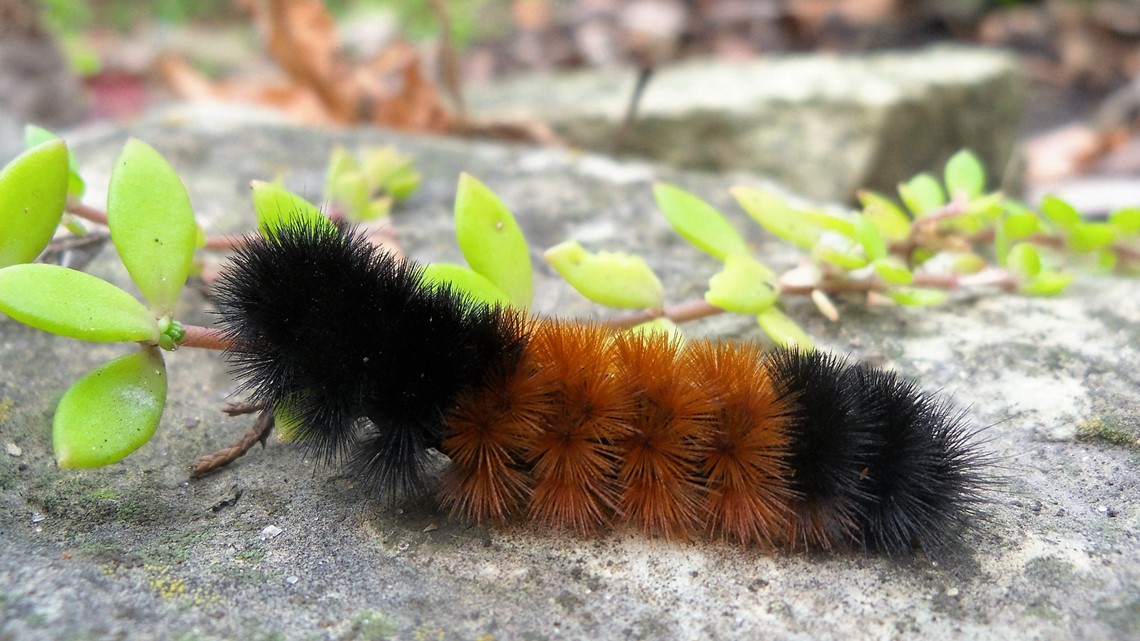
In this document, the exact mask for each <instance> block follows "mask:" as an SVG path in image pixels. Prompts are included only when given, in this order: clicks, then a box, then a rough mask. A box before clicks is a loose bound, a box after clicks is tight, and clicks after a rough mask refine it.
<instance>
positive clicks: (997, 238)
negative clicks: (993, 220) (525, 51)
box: [994, 217, 1014, 267]
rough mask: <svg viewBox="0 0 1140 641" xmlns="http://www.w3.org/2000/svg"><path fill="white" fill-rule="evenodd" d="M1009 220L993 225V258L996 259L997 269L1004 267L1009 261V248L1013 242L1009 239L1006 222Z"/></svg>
mask: <svg viewBox="0 0 1140 641" xmlns="http://www.w3.org/2000/svg"><path fill="white" fill-rule="evenodd" d="M1008 220H1009V218H1008V217H1007V218H1005V219H1004V220H1001V221H998V224H997V225H994V258H996V259H997V264H998V266H999V267H1005V266H1006V264H1007V263H1008V261H1009V246H1010V245H1011V244H1012V243H1013V242H1014V241H1013V239H1011V238H1010V232H1009V226H1008V225H1007V224H1006V222H1007V221H1008Z"/></svg>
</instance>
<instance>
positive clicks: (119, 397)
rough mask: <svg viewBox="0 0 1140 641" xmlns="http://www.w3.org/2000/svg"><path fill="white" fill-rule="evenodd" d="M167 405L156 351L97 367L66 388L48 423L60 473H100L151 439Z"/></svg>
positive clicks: (162, 365) (163, 366)
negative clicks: (89, 470) (99, 469)
mask: <svg viewBox="0 0 1140 641" xmlns="http://www.w3.org/2000/svg"><path fill="white" fill-rule="evenodd" d="M165 404H166V364H165V363H163V360H162V354H161V353H160V352H159V350H158V349H156V348H145V349H143V350H142V351H139V352H135V353H133V354H127V355H126V356H120V357H119V358H116V359H115V360H113V361H111V362H109V363H106V364H104V365H102V366H101V367H98V368H96V369H94V370H92V371H91V372H89V373H88V374H87V375H86V376H84V377H83V378H81V379H79V380H78V381H76V382H75V384H74V385H72V386H71V388H70V389H68V390H67V392H66V393H65V394H64V395H63V398H62V399H60V401H59V407H57V408H56V411H55V419H54V420H53V421H52V445H53V447H54V449H55V460H56V463H58V464H59V466H60V467H72V468H75V467H79V468H85V467H102V466H104V465H110V464H111V463H115V462H117V461H120V460H122V459H123V458H124V457H126V456H127V455H128V454H130V453H131V452H133V451H135V450H137V449H138V448H139V447H141V446H142V445H143V444H144V443H146V442H147V441H149V440H150V437H151V436H153V435H154V431H155V429H157V428H158V423H159V421H160V420H161V419H162V410H163V406H164V405H165Z"/></svg>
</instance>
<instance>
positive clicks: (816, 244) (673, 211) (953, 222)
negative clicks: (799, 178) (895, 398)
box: [545, 150, 1140, 348]
mask: <svg viewBox="0 0 1140 641" xmlns="http://www.w3.org/2000/svg"><path fill="white" fill-rule="evenodd" d="M730 192H731V193H732V195H733V196H734V197H735V199H736V201H737V203H738V204H739V205H740V206H741V208H743V209H744V211H745V212H747V213H748V215H749V216H750V217H751V218H752V219H753V220H755V221H756V222H757V223H758V224H759V225H760V226H762V227H764V228H765V229H766V230H767V231H768V232H770V233H771V234H773V235H774V236H776V237H778V238H780V239H782V240H784V241H785V242H787V243H790V244H792V245H795V246H796V247H798V248H800V249H801V250H803V251H804V252H805V253H807V254H808V256H807V259H808V260H806V261H802V262H801V265H800V266H799V267H797V268H795V269H793V270H791V271H789V272H786V273H784V274H783V275H781V276H780V277H777V276H776V274H775V273H774V272H773V271H772V270H771V269H770V268H768V267H767V266H766V265H764V264H763V263H761V262H760V261H759V260H757V259H756V258H755V257H754V256H753V255H752V254H751V252H750V251H749V249H748V247H747V245H746V243H745V241H744V239H743V237H742V236H741V235H740V233H739V232H738V231H737V230H736V229H735V228H734V227H733V226H732V225H731V223H729V222H728V220H727V219H726V218H725V217H724V215H723V214H722V213H721V212H719V211H717V210H716V209H715V208H714V207H713V206H711V205H710V204H708V203H707V202H705V201H703V200H701V199H700V198H698V197H697V196H695V195H693V194H691V193H689V192H686V191H684V190H682V189H680V188H678V187H676V186H673V185H667V184H657V185H655V186H654V197H655V199H656V201H657V205H658V207H659V208H660V210H661V212H662V213H663V214H664V215H665V217H666V218H667V219H668V221H669V223H670V224H671V225H672V226H673V228H674V230H676V231H677V233H678V234H679V235H680V236H681V237H682V238H684V239H685V240H687V241H688V242H689V243H691V244H692V245H693V246H695V247H696V248H698V249H700V250H701V251H704V252H706V253H707V254H709V255H711V256H713V257H714V258H716V259H718V260H720V261H721V262H722V263H723V268H722V269H721V271H719V272H718V273H716V274H715V275H714V276H712V278H710V279H709V287H708V290H707V291H706V293H705V296H704V298H705V301H706V302H707V303H709V304H711V305H713V306H715V307H717V308H719V309H721V310H724V311H728V312H734V313H743V314H754V315H756V318H757V322H758V323H759V325H760V327H761V328H762V329H763V330H764V331H765V333H767V334H768V335H769V336H770V337H771V338H772V339H773V340H775V341H776V342H777V343H780V344H782V345H790V344H794V345H798V346H800V347H801V348H808V347H810V346H811V339H810V338H809V337H808V336H807V335H806V334H805V333H804V332H803V330H802V329H800V328H799V327H798V326H797V325H796V324H795V323H794V322H792V321H791V320H790V319H789V318H788V317H787V316H785V315H784V314H783V313H782V312H780V310H779V309H778V302H779V299H780V296H781V294H788V293H795V294H810V295H811V297H812V300H813V301H814V302H815V303H816V305H817V306H818V307H819V308H820V309H821V311H823V312H824V313H825V315H828V317H829V318H830V317H833V316H835V315H836V314H837V312H836V311H835V308H834V306H833V305H832V304H831V303H830V300H829V299H828V294H830V293H837V292H846V291H861V292H866V293H868V294H870V293H872V292H873V293H875V294H878V295H879V298H880V299H884V298H885V299H887V300H890V301H893V302H894V303H896V304H900V305H908V306H925V305H938V304H942V303H944V302H945V301H946V300H947V297H948V296H947V290H948V289H953V288H955V287H960V286H965V285H966V284H969V283H971V282H976V283H977V284H987V283H989V284H1000V285H1003V286H1005V287H1006V288H1007V289H1013V290H1016V291H1019V292H1021V293H1023V294H1026V295H1037V296H1049V295H1055V294H1058V293H1060V292H1061V291H1063V290H1064V288H1065V287H1067V286H1068V285H1069V284H1070V283H1071V282H1072V280H1073V274H1072V273H1068V272H1063V271H1061V267H1062V266H1069V267H1072V266H1079V265H1081V264H1082V262H1083V263H1085V264H1087V263H1091V265H1092V266H1093V267H1094V268H1095V269H1099V270H1102V271H1104V270H1109V269H1112V268H1113V267H1117V266H1119V265H1120V263H1121V262H1125V261H1124V260H1123V259H1124V258H1128V259H1130V262H1131V263H1132V264H1135V263H1136V262H1138V259H1137V257H1138V256H1140V251H1138V250H1137V248H1136V241H1137V240H1138V239H1140V208H1127V209H1121V210H1118V211H1115V212H1113V213H1112V214H1111V215H1110V216H1109V218H1108V220H1107V221H1104V222H1093V221H1087V220H1084V219H1083V218H1082V217H1081V216H1080V214H1079V213H1077V211H1076V210H1075V209H1074V208H1073V207H1072V206H1071V205H1069V204H1068V203H1066V202H1064V201H1063V200H1061V199H1060V198H1057V197H1055V196H1049V197H1047V198H1045V199H1044V201H1043V202H1042V204H1041V208H1040V211H1039V212H1037V211H1032V210H1030V209H1028V208H1027V207H1025V206H1024V205H1023V204H1021V203H1019V202H1017V201H1015V200H1013V199H1009V198H1006V197H1005V196H1004V195H1003V194H1002V193H1001V192H1000V191H994V192H987V191H986V170H985V167H984V166H983V165H982V163H981V161H980V160H979V159H978V157H977V156H976V155H975V154H974V153H973V152H971V151H969V150H962V151H959V152H958V153H956V154H954V155H953V156H952V157H951V158H950V160H949V161H948V162H947V163H946V166H945V168H944V171H943V176H942V178H941V180H940V179H939V178H936V177H935V176H933V175H931V174H929V173H920V174H918V175H917V176H915V177H914V178H912V179H910V180H909V181H907V182H905V183H902V184H900V185H899V186H898V198H899V202H896V201H895V200H893V199H891V198H889V197H887V196H885V195H883V194H879V193H875V192H872V191H861V192H860V193H859V200H860V204H861V205H862V207H861V209H860V210H858V211H853V212H836V211H829V210H823V209H817V208H802V207H795V206H793V205H792V204H790V203H789V202H788V201H787V199H785V198H784V197H782V196H781V195H779V194H777V193H775V192H773V191H770V190H764V189H756V188H752V187H735V188H733V189H731V190H730ZM900 203H901V204H900ZM984 242H993V244H994V251H993V257H994V260H995V262H996V266H995V265H991V263H990V262H989V261H988V260H987V259H986V258H985V257H983V255H982V253H980V250H979V249H978V248H977V246H978V245H979V244H981V243H984ZM1129 243H1131V244H1129ZM545 257H546V260H547V261H548V262H550V264H551V265H553V266H554V268H555V270H557V271H558V273H559V274H561V275H562V276H563V278H565V279H566V281H567V282H569V283H570V285H572V286H573V287H574V288H575V289H577V290H578V291H579V292H580V293H581V294H583V295H584V296H586V297H587V298H589V299H590V300H593V301H594V302H597V303H600V304H603V305H607V306H609V307H618V308H645V309H650V310H660V309H661V308H662V306H663V304H664V293H663V291H662V288H661V283H660V281H659V280H658V279H657V277H656V275H654V274H653V272H652V270H650V269H649V267H648V266H647V265H646V264H645V262H644V261H643V260H641V259H640V258H638V257H636V256H629V255H625V254H613V253H607V252H599V253H597V254H591V253H589V252H587V251H586V250H585V249H584V248H582V247H581V246H580V245H579V244H578V243H576V242H573V241H570V242H566V243H562V244H560V245H557V246H555V247H553V248H551V249H550V250H548V251H547V252H546V255H545ZM1082 257H1083V259H1084V260H1083V261H1082ZM971 278H973V281H971V280H970V279H971Z"/></svg>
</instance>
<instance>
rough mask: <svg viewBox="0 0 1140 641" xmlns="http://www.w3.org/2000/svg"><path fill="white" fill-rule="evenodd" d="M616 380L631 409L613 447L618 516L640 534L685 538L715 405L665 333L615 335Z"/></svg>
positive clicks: (700, 495) (697, 519)
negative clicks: (695, 382)
mask: <svg viewBox="0 0 1140 641" xmlns="http://www.w3.org/2000/svg"><path fill="white" fill-rule="evenodd" d="M612 352H613V357H614V365H613V367H614V377H615V378H616V379H618V380H620V381H624V382H625V384H626V386H627V387H628V389H629V391H628V394H629V396H630V400H631V401H632V403H633V405H634V406H633V407H632V408H630V410H629V413H628V419H627V420H628V422H629V426H630V434H629V435H628V436H627V437H626V438H624V439H621V440H620V441H619V442H618V444H617V445H618V457H619V459H620V461H621V464H620V467H619V469H618V483H619V485H620V487H621V488H622V491H621V498H620V499H619V504H618V513H619V515H620V518H621V519H622V520H623V521H626V522H629V523H631V524H633V525H634V526H636V527H638V528H640V529H641V530H643V531H645V532H648V533H651V534H658V535H661V536H665V537H668V538H685V537H687V536H688V535H689V534H690V533H691V532H694V531H697V530H699V528H700V527H701V526H702V522H701V517H702V516H703V514H704V512H703V506H702V503H703V502H704V495H705V488H706V484H705V481H704V479H703V478H702V470H701V463H702V461H703V459H704V458H705V456H707V453H708V451H709V446H710V442H711V437H712V433H711V430H710V423H711V419H712V413H713V411H714V409H715V408H716V402H715V400H714V399H713V398H712V397H710V396H709V395H708V394H706V393H703V391H702V390H701V389H700V388H698V387H697V386H695V385H693V384H692V381H693V380H695V379H694V378H693V376H692V374H691V373H690V372H688V371H684V370H688V369H691V367H692V361H691V360H690V359H689V358H686V357H683V356H682V346H681V343H680V341H679V340H678V339H677V338H674V337H672V336H670V335H668V334H665V333H660V332H659V333H653V334H649V335H646V334H624V335H619V336H617V337H615V338H614V341H613V350H612Z"/></svg>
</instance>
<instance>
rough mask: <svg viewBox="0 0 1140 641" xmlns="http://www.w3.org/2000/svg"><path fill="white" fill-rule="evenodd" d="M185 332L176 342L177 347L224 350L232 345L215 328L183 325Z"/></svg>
mask: <svg viewBox="0 0 1140 641" xmlns="http://www.w3.org/2000/svg"><path fill="white" fill-rule="evenodd" d="M182 331H183V332H185V334H184V335H183V336H182V340H181V341H179V342H178V346H179V347H198V348H201V349H216V350H226V349H229V348H230V347H232V346H233V343H231V342H230V341H229V340H227V339H226V337H225V336H224V335H223V334H222V332H220V331H218V330H216V329H210V328H209V327H199V326H198V325H183V326H182Z"/></svg>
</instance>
